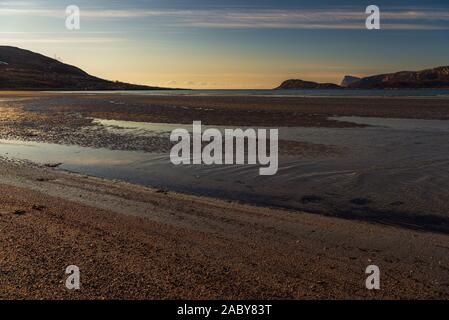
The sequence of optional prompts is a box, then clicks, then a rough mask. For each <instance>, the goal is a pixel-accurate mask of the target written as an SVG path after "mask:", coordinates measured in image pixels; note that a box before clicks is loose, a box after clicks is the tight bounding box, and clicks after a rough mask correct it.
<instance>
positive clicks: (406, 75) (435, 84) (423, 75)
mask: <svg viewBox="0 0 449 320" xmlns="http://www.w3.org/2000/svg"><path fill="white" fill-rule="evenodd" d="M348 87H349V88H353V89H401V88H402V89H407V88H410V89H418V88H449V67H438V68H434V69H427V70H422V71H402V72H396V73H389V74H381V75H376V76H371V77H366V78H362V79H360V80H358V81H356V82H353V83H351V84H350V85H349V86H348Z"/></svg>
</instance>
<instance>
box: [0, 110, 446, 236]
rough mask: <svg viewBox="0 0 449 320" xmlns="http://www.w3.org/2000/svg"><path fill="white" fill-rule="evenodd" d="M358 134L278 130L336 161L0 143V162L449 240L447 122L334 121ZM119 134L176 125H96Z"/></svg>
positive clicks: (143, 132)
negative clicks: (225, 159)
mask: <svg viewBox="0 0 449 320" xmlns="http://www.w3.org/2000/svg"><path fill="white" fill-rule="evenodd" d="M336 119H337V120H341V121H350V122H355V123H360V124H368V125H371V126H373V127H367V128H363V129H362V128H347V129H329V128H281V129H280V138H281V139H288V140H296V141H304V142H310V143H319V144H329V145H337V146H342V147H345V150H347V152H346V153H345V154H344V155H342V156H338V157H324V156H323V157H320V156H318V157H316V158H315V159H310V158H306V157H301V156H300V155H299V156H292V155H285V156H281V158H280V170H279V173H278V174H277V175H276V176H272V177H269V176H259V175H258V172H259V171H258V166H236V165H234V166H193V165H192V166H183V167H175V166H173V165H172V164H171V163H170V161H169V157H168V155H167V154H156V153H145V152H138V151H119V150H108V149H93V148H84V147H79V146H61V145H55V144H46V143H35V142H19V141H4V140H2V141H0V155H1V156H6V157H9V158H16V159H26V160H31V161H34V162H38V163H62V165H61V166H60V168H61V169H65V170H70V171H75V172H80V173H84V174H89V175H94V176H99V177H104V178H108V179H119V180H124V181H128V182H133V183H139V184H144V185H149V186H155V187H162V188H167V189H171V190H176V191H182V192H189V193H194V194H201V195H208V196H215V197H222V198H226V199H233V200H240V201H247V202H251V203H256V204H260V205H269V206H279V207H284V208H289V209H295V210H306V211H311V212H317V213H323V214H332V215H338V216H343V217H349V218H357V219H368V220H375V221H379V222H382V223H391V224H403V225H404V224H407V225H408V226H411V225H413V224H416V227H417V228H420V227H422V228H424V229H426V228H427V229H432V230H437V231H444V232H446V228H447V231H448V232H449V224H448V222H447V220H445V219H446V218H448V219H449V212H448V209H446V208H447V203H449V121H439V120H405V119H381V118H358V117H340V118H336ZM96 122H97V123H98V124H101V125H103V126H106V127H107V128H108V130H114V131H116V132H121V133H122V134H137V135H141V136H142V138H143V139H144V138H145V136H148V135H161V136H167V138H168V134H169V132H170V131H171V130H173V129H174V128H179V127H182V128H186V129H189V128H190V127H189V126H186V125H176V124H149V123H137V122H126V121H114V120H112V121H111V120H101V119H97V120H96Z"/></svg>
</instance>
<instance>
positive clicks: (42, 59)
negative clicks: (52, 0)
mask: <svg viewBox="0 0 449 320" xmlns="http://www.w3.org/2000/svg"><path fill="white" fill-rule="evenodd" d="M154 89H162V88H157V87H149V86H142V85H134V84H129V83H123V82H114V81H108V80H104V79H100V78H97V77H94V76H91V75H89V74H87V73H86V72H84V71H83V70H81V69H79V68H77V67H74V66H71V65H68V64H65V63H62V62H59V61H58V60H55V59H51V58H48V57H46V56H43V55H41V54H37V53H34V52H31V51H28V50H23V49H19V48H15V47H8V46H0V90H75V91H76V90H154Z"/></svg>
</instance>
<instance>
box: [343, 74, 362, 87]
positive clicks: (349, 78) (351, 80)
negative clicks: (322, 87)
mask: <svg viewBox="0 0 449 320" xmlns="http://www.w3.org/2000/svg"><path fill="white" fill-rule="evenodd" d="M360 79H361V78H359V77H354V76H345V77H344V78H343V80H342V81H341V84H340V85H341V86H342V87H345V88H346V87H349V86H350V85H351V84H353V83H354V82H357V81H359V80H360Z"/></svg>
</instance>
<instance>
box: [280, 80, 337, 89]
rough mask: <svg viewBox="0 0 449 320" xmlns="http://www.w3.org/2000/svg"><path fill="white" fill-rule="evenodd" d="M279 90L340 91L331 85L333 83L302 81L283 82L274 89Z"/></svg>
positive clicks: (334, 85)
mask: <svg viewBox="0 0 449 320" xmlns="http://www.w3.org/2000/svg"><path fill="white" fill-rule="evenodd" d="M276 89H277V90H279V89H287V90H292V89H341V87H340V86H339V85H336V84H333V83H318V82H312V81H304V80H298V79H292V80H287V81H284V82H283V83H282V84H281V85H280V86H279V87H277V88H276Z"/></svg>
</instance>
